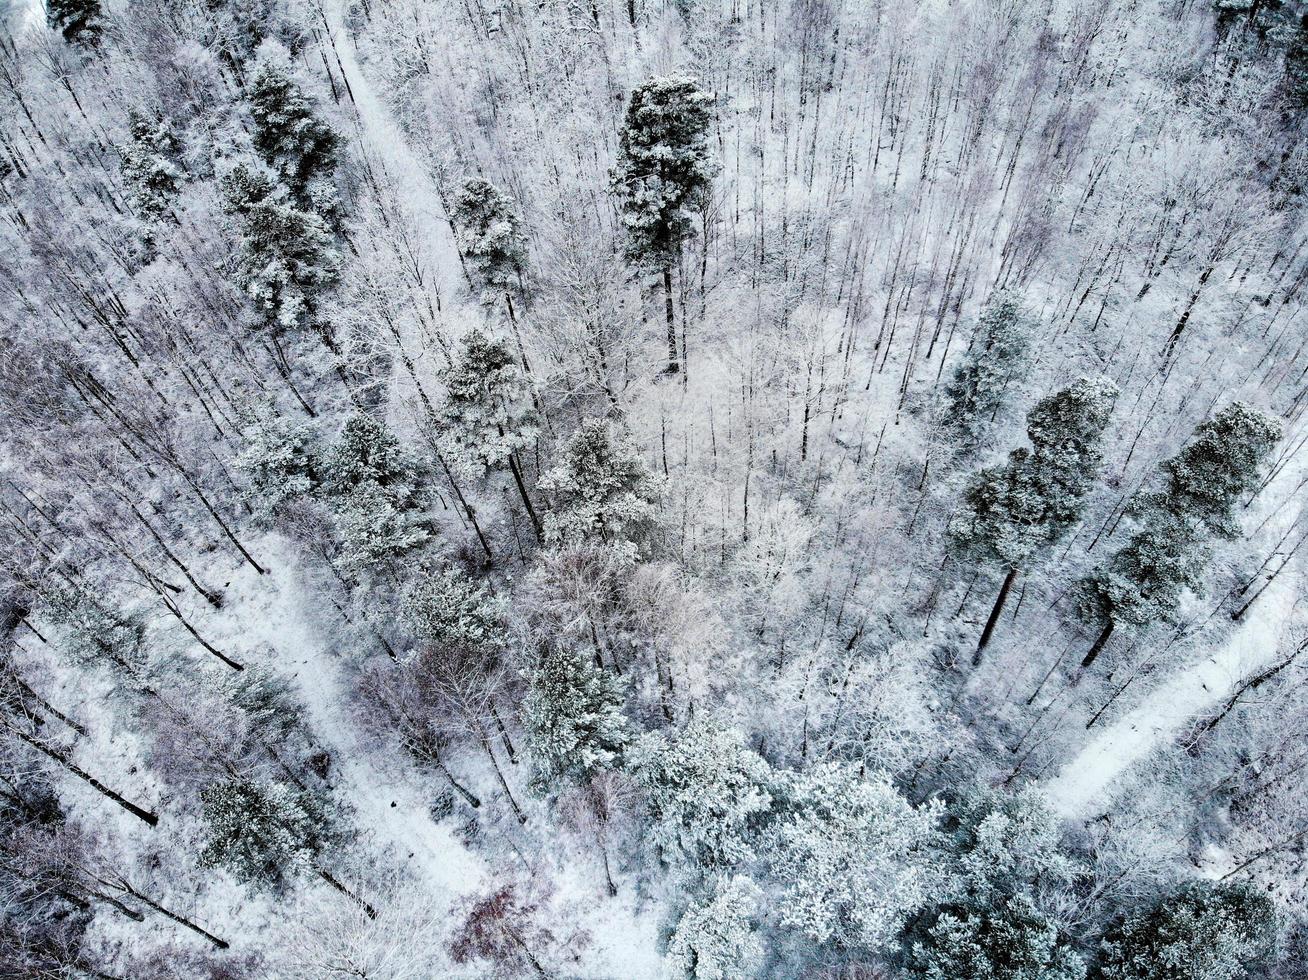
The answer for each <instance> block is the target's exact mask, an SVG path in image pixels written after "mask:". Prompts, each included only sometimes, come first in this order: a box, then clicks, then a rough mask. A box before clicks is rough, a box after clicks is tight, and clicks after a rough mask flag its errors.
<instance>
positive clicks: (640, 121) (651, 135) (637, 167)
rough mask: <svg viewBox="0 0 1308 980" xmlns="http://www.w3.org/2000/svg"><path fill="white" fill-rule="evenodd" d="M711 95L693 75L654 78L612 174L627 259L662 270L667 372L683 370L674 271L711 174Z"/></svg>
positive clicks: (640, 95) (641, 93) (632, 106)
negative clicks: (673, 290) (674, 303)
mask: <svg viewBox="0 0 1308 980" xmlns="http://www.w3.org/2000/svg"><path fill="white" fill-rule="evenodd" d="M712 103H713V97H712V96H711V95H709V94H708V93H707V92H705V91H703V90H702V89H701V88H700V87H699V85H698V83H697V82H696V81H695V80H694V79H693V78H689V77H683V76H673V77H667V78H652V79H650V80H649V81H647V82H645V83H644V84H642V85H638V86H637V87H636V88H635V89H634V90H633V91H632V93H631V100H630V101H629V102H628V103H627V115H626V119H625V121H624V124H623V127H622V133H621V136H620V140H619V149H618V168H617V173H616V174H615V176H614V188H615V190H617V192H618V195H619V198H620V200H621V206H622V222H623V224H624V225H625V227H626V229H627V258H628V260H629V261H630V262H632V263H633V264H634V265H636V266H637V267H638V268H642V269H650V270H659V271H661V272H662V274H663V290H664V299H665V303H666V308H667V321H668V370H669V371H676V370H678V369H679V366H680V362H679V359H678V355H677V335H676V328H675V326H674V323H673V297H672V268H673V266H674V265H676V263H677V259H678V258H679V257H680V255H681V248H682V243H683V242H685V240H686V239H687V238H689V237H690V235H691V234H692V231H693V227H694V226H693V223H692V222H693V217H694V210H695V209H696V208H697V207H700V206H702V204H703V200H704V197H705V195H706V194H707V193H708V188H709V183H710V181H711V180H712V177H713V172H714V171H713V165H712V163H711V161H710V159H709V152H710V151H709V140H708V135H709V124H710V122H711V121H712V114H711V112H710V106H711V105H712Z"/></svg>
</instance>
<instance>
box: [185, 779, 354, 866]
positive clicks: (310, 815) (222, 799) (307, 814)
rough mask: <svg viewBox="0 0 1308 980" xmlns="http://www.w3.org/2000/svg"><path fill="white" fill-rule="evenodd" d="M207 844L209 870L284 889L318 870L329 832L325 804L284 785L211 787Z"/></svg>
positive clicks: (203, 798)
mask: <svg viewBox="0 0 1308 980" xmlns="http://www.w3.org/2000/svg"><path fill="white" fill-rule="evenodd" d="M200 803H201V806H202V808H203V814H204V821H205V825H206V828H207V831H208V838H207V840H206V842H205V846H204V849H203V850H202V851H201V852H200V862H201V863H202V864H204V865H206V866H207V867H211V868H213V867H224V868H226V869H227V870H229V871H231V872H232V874H234V875H236V877H237V878H239V879H241V880H242V881H248V882H254V883H257V884H264V885H280V884H282V883H284V882H285V881H287V880H289V879H291V878H294V877H295V876H296V875H297V874H299V873H301V872H303V871H307V870H310V869H312V868H313V865H314V858H315V857H316V855H317V854H318V852H319V850H320V849H321V848H322V847H323V845H324V844H325V842H326V838H327V834H328V827H327V820H326V814H325V812H324V810H323V808H322V806H321V804H320V803H319V802H318V801H317V800H315V799H314V798H313V797H312V796H311V795H310V794H309V793H306V792H304V791H302V790H299V789H295V788H291V787H288V786H286V785H285V784H283V783H269V784H266V785H259V784H256V783H253V782H249V781H245V780H239V781H238V780H231V781H228V782H221V783H211V784H210V785H208V786H206V787H205V788H204V789H203V790H201V791H200Z"/></svg>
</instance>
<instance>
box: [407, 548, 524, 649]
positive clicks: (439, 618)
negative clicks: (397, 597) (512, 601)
mask: <svg viewBox="0 0 1308 980" xmlns="http://www.w3.org/2000/svg"><path fill="white" fill-rule="evenodd" d="M404 611H405V613H406V614H407V616H408V620H409V624H410V626H411V628H412V629H413V632H414V635H415V636H416V637H417V638H418V639H420V640H422V641H423V642H424V643H433V644H438V645H440V646H447V647H457V648H459V649H461V650H467V651H483V652H484V651H491V650H494V649H496V648H498V647H499V646H501V645H502V644H503V642H504V624H503V621H502V620H503V615H504V609H503V607H502V605H501V603H499V602H497V601H496V599H495V598H494V596H492V595H491V593H490V590H489V589H487V588H486V586H484V585H482V584H481V583H479V582H474V581H473V580H472V579H470V578H468V576H466V575H464V574H463V573H462V572H460V571H459V570H457V569H454V568H447V569H445V570H444V571H441V572H434V573H432V574H430V575H426V576H424V577H422V578H421V579H419V580H418V581H417V582H416V583H415V584H414V585H413V587H412V588H411V589H410V590H409V594H408V596H407V597H406V598H405V602H404Z"/></svg>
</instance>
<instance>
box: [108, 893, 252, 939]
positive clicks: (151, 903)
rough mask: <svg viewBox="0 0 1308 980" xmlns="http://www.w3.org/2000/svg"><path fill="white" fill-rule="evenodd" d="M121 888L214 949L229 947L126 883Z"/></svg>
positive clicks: (205, 930) (210, 933) (211, 934)
mask: <svg viewBox="0 0 1308 980" xmlns="http://www.w3.org/2000/svg"><path fill="white" fill-rule="evenodd" d="M122 887H123V890H124V891H126V892H127V894H129V895H131V896H132V897H133V898H134V899H136V900H137V901H138V902H140V903H142V904H143V905H146V906H148V907H149V908H151V909H153V910H154V911H156V912H158V913H159V914H160V915H162V916H163V917H164V918H167V919H172V920H173V921H174V922H176V923H177V924H178V925H180V926H185V927H186V928H187V929H190V930H191V931H192V932H194V933H197V934H199V935H201V936H203V937H204V938H205V939H207V940H209V942H211V943H213V944H214V947H215V948H217V949H227V948H228V947H229V945H230V944H229V943H228V942H226V941H225V940H222V939H219V938H218V937H217V936H215V935H214V934H213V933H212V932H209V931H208V930H207V929H204V928H201V927H200V926H198V925H196V924H195V923H194V922H192V921H191V920H190V919H188V918H186V916H184V915H178V914H177V913H176V912H173V911H171V910H170V909H166V908H164V907H163V906H162V905H160V904H159V903H158V902H156V901H155V900H154V899H153V898H150V897H149V896H148V895H142V894H141V893H140V892H138V891H137V890H136V889H135V888H133V887H132V886H131V885H130V884H128V883H127V882H123V885H122Z"/></svg>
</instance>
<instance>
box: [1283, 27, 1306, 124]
mask: <svg viewBox="0 0 1308 980" xmlns="http://www.w3.org/2000/svg"><path fill="white" fill-rule="evenodd" d="M1283 85H1284V89H1285V101H1286V102H1287V103H1288V105H1289V106H1290V109H1291V110H1292V111H1294V112H1296V113H1301V112H1303V111H1304V110H1305V109H1308V13H1304V14H1301V15H1300V16H1299V18H1298V23H1297V24H1295V26H1294V29H1293V30H1292V31H1291V32H1290V35H1289V37H1288V39H1287V40H1286V45H1285V80H1284V82H1283Z"/></svg>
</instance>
